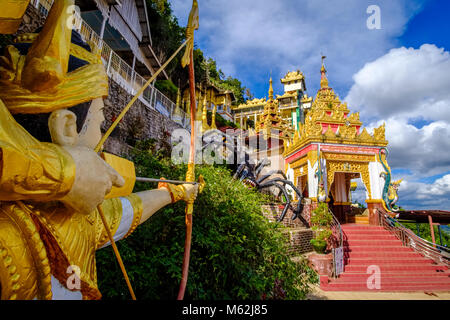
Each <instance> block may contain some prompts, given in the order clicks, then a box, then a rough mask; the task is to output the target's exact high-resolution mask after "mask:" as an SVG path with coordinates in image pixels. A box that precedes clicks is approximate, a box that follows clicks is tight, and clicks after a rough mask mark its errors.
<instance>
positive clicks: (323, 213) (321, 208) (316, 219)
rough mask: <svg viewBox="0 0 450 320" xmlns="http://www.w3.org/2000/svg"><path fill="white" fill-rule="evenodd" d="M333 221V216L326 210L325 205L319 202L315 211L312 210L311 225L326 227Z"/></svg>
mask: <svg viewBox="0 0 450 320" xmlns="http://www.w3.org/2000/svg"><path fill="white" fill-rule="evenodd" d="M332 221H333V216H332V215H331V214H330V211H329V210H328V205H327V204H326V203H323V202H320V203H319V204H318V206H317V208H316V209H314V210H313V212H312V215H311V225H313V226H317V227H326V226H329V225H330V224H331V222H332Z"/></svg>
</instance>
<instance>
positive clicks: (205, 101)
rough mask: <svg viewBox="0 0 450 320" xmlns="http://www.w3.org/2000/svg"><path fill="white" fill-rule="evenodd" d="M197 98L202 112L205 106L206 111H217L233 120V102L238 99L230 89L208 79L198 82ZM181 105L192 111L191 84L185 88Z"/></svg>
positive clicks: (225, 117)
mask: <svg viewBox="0 0 450 320" xmlns="http://www.w3.org/2000/svg"><path fill="white" fill-rule="evenodd" d="M195 98H196V101H197V106H199V107H198V109H199V110H200V112H202V110H203V107H205V108H206V111H210V112H213V113H217V114H219V115H221V116H222V118H224V119H225V120H227V121H233V116H232V115H231V104H232V103H233V102H234V101H235V100H236V98H235V96H234V93H233V92H232V91H230V90H223V89H221V88H219V87H218V86H216V85H214V84H213V83H211V82H210V81H209V80H208V79H207V80H206V81H204V82H203V83H201V84H198V83H196V89H195ZM181 107H182V109H183V110H184V111H185V112H186V113H189V112H190V111H189V110H190V98H189V86H188V85H186V87H185V88H184V89H183V93H182V98H181Z"/></svg>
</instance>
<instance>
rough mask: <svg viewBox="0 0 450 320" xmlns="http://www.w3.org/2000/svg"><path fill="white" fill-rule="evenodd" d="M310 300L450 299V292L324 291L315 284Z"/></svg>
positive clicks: (309, 296)
mask: <svg viewBox="0 0 450 320" xmlns="http://www.w3.org/2000/svg"><path fill="white" fill-rule="evenodd" d="M308 299H309V300H450V292H433V293H429V294H426V293H425V292H348V291H335V292H330V291H323V290H321V289H320V288H319V287H318V286H314V287H313V290H312V292H311V293H310V294H309V295H308Z"/></svg>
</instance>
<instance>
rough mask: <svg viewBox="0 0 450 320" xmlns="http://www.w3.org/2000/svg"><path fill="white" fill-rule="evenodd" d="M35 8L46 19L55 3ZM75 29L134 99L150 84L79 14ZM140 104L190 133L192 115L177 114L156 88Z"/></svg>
mask: <svg viewBox="0 0 450 320" xmlns="http://www.w3.org/2000/svg"><path fill="white" fill-rule="evenodd" d="M32 4H33V5H34V6H35V7H36V8H37V9H38V10H39V12H40V13H41V14H42V15H44V16H47V14H48V11H49V10H50V8H51V6H52V4H53V0H33V1H32ZM74 29H75V30H76V31H78V32H79V33H80V35H81V37H82V38H83V40H84V41H85V42H87V43H88V44H89V45H90V46H91V48H92V49H93V50H96V51H97V52H98V53H99V54H100V55H101V58H102V61H103V65H104V66H105V69H106V73H107V75H108V77H110V78H111V79H113V80H114V81H115V82H116V83H118V84H119V85H120V86H121V87H122V88H123V89H124V90H125V91H126V92H127V93H129V94H130V95H133V96H134V95H135V94H136V93H137V92H138V91H139V90H140V89H141V88H142V87H143V86H144V85H145V84H146V83H147V80H146V79H145V78H144V77H142V76H141V75H140V74H138V73H137V72H136V71H134V70H133V68H132V67H131V66H130V65H129V64H127V63H126V62H125V61H124V60H123V59H122V58H121V57H120V56H119V55H118V54H117V53H115V52H114V50H112V49H111V47H109V46H108V45H107V44H106V43H105V42H104V41H103V40H102V39H101V38H100V36H99V35H98V34H97V33H96V32H95V31H94V30H92V28H91V27H90V26H89V25H88V24H87V23H86V22H85V21H84V20H83V19H82V18H81V16H80V15H79V14H78V13H75V22H74ZM139 101H141V102H142V103H143V104H144V105H145V106H147V107H148V108H150V109H154V110H157V111H159V112H160V113H161V114H163V115H165V116H166V117H168V118H169V119H171V120H173V121H174V122H176V123H178V124H180V125H181V126H182V127H184V128H187V129H189V126H190V119H189V116H188V114H187V113H186V112H184V111H183V110H181V109H180V108H178V110H176V104H175V103H173V102H172V101H171V100H170V99H169V98H168V97H166V96H165V95H164V94H163V93H162V92H160V91H159V90H158V89H156V88H155V87H154V86H153V85H150V86H148V87H147V88H146V89H145V90H144V92H143V94H142V95H141V96H139Z"/></svg>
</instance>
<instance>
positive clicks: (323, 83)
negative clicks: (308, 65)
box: [320, 56, 328, 88]
mask: <svg viewBox="0 0 450 320" xmlns="http://www.w3.org/2000/svg"><path fill="white" fill-rule="evenodd" d="M326 58H327V57H326V56H322V68H320V74H321V79H320V88H328V79H327V69H325V64H324V61H325V59H326Z"/></svg>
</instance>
